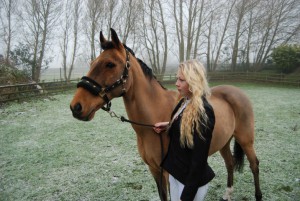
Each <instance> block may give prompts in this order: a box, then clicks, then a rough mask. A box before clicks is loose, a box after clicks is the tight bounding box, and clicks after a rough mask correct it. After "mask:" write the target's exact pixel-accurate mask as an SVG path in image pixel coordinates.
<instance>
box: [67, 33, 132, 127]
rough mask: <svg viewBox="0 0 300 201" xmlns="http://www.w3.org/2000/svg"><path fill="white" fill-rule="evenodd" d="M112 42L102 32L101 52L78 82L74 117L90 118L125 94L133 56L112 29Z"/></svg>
mask: <svg viewBox="0 0 300 201" xmlns="http://www.w3.org/2000/svg"><path fill="white" fill-rule="evenodd" d="M111 39H112V40H111V41H108V40H106V39H105V38H104V36H103V34H102V32H100V42H101V47H102V49H103V51H102V53H101V54H100V55H99V56H98V57H97V58H96V59H95V60H94V61H92V62H91V66H90V70H89V72H88V73H87V75H86V76H84V77H82V79H81V81H80V82H79V83H78V84H77V90H76V92H75V95H74V98H73V100H72V102H71V105H70V108H71V110H72V112H73V116H74V117H75V118H77V119H79V120H84V121H89V120H91V119H92V118H93V117H94V114H95V112H96V111H97V110H99V109H100V108H105V105H106V104H107V107H109V103H110V100H112V99H113V98H115V97H119V96H122V95H123V94H124V93H125V92H126V91H127V90H128V86H129V85H130V82H131V79H130V76H129V74H130V71H129V68H130V63H129V60H130V57H129V52H128V50H127V49H125V48H124V46H123V44H122V43H121V42H120V40H119V38H118V36H117V34H116V32H115V31H114V30H113V29H111Z"/></svg>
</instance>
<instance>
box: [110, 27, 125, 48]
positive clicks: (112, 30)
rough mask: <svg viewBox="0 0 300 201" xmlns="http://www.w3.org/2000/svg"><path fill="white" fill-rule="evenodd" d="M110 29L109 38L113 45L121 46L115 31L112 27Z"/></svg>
mask: <svg viewBox="0 0 300 201" xmlns="http://www.w3.org/2000/svg"><path fill="white" fill-rule="evenodd" d="M110 31H111V40H112V42H113V43H114V44H115V46H116V47H117V48H119V47H121V46H122V43H121V42H120V40H119V37H118V35H117V33H116V31H115V30H114V29H113V28H110Z"/></svg>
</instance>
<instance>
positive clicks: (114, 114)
mask: <svg viewBox="0 0 300 201" xmlns="http://www.w3.org/2000/svg"><path fill="white" fill-rule="evenodd" d="M105 111H106V112H108V113H109V115H110V117H112V118H117V119H119V120H120V121H122V122H127V123H130V124H135V125H138V126H145V127H154V125H151V124H143V123H139V122H135V121H131V120H129V119H126V118H125V117H124V116H119V115H117V114H116V113H115V112H114V111H111V110H110V107H109V110H105ZM158 135H159V140H160V150H161V161H163V159H164V157H165V154H164V145H163V139H162V135H161V134H158ZM159 182H160V189H159V195H160V198H161V200H163V189H162V184H163V168H162V167H160V178H159Z"/></svg>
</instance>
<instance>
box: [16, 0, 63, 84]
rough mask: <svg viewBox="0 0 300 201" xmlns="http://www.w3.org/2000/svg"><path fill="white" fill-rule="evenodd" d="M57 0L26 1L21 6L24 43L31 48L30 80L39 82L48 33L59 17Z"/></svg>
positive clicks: (58, 2)
mask: <svg viewBox="0 0 300 201" xmlns="http://www.w3.org/2000/svg"><path fill="white" fill-rule="evenodd" d="M60 8H61V7H60V1H59V0H26V1H24V4H23V9H22V11H23V12H22V13H21V19H22V20H23V23H24V32H25V33H26V34H24V37H25V41H26V43H27V44H28V46H29V47H32V49H31V50H32V54H33V61H32V64H31V72H32V79H33V80H34V81H39V79H40V75H41V70H42V68H43V67H44V66H43V62H44V56H45V51H46V45H47V41H48V40H49V37H50V33H51V31H53V28H54V27H55V26H56V25H57V19H58V17H59V15H60Z"/></svg>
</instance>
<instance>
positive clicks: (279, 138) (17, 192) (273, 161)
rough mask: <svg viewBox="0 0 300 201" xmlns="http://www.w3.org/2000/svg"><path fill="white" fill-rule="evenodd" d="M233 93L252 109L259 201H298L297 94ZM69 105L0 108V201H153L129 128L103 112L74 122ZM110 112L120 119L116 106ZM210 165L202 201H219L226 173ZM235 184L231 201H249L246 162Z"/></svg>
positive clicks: (63, 101) (49, 102) (66, 97)
mask: <svg viewBox="0 0 300 201" xmlns="http://www.w3.org/2000/svg"><path fill="white" fill-rule="evenodd" d="M240 87H241V88H242V89H243V90H244V91H245V92H246V94H248V96H249V97H250V99H251V101H252V103H253V107H254V112H255V118H256V119H255V130H256V140H255V148H256V152H257V156H258V157H259V160H260V178H261V188H262V192H263V196H264V200H299V199H300V157H299V156H300V150H299V144H300V136H299V135H300V101H299V100H300V93H299V89H297V88H293V89H289V88H276V87H263V86H253V85H242V86H240ZM71 99H72V93H71V92H70V93H66V94H61V95H56V96H53V97H51V98H50V99H49V98H45V99H37V100H30V101H27V102H22V103H10V104H6V105H3V106H2V107H1V108H0V200H145V201H146V200H159V199H158V193H157V191H156V185H155V183H154V180H153V178H152V176H151V175H150V172H149V171H148V168H147V166H146V165H145V164H144V163H143V162H142V160H141V158H140V157H139V155H138V152H137V146H136V136H135V133H134V131H133V129H132V128H131V126H130V125H128V124H126V123H122V122H119V121H118V120H117V119H112V118H110V116H109V114H107V113H105V112H103V111H99V112H97V114H96V116H95V119H94V120H93V121H91V122H81V121H78V120H76V119H74V118H73V117H72V114H71V112H70V110H69V103H70V100H71ZM113 110H114V111H115V112H117V113H118V114H120V115H124V114H126V113H125V110H124V106H123V103H122V99H116V100H114V101H113ZM209 163H210V165H211V166H212V167H213V169H214V171H215V173H216V175H217V176H216V177H215V179H214V180H213V181H212V182H211V184H210V189H209V192H208V196H207V199H206V200H218V198H219V197H221V196H222V195H223V193H224V191H225V188H226V175H227V174H226V169H225V166H224V163H223V160H222V158H221V157H220V155H219V154H215V155H213V156H211V157H210V158H209ZM234 182H235V184H234V194H233V196H234V200H254V185H253V178H252V174H251V171H250V169H249V167H248V163H247V162H246V165H245V167H244V172H243V173H242V174H240V173H236V174H235V178H234Z"/></svg>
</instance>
